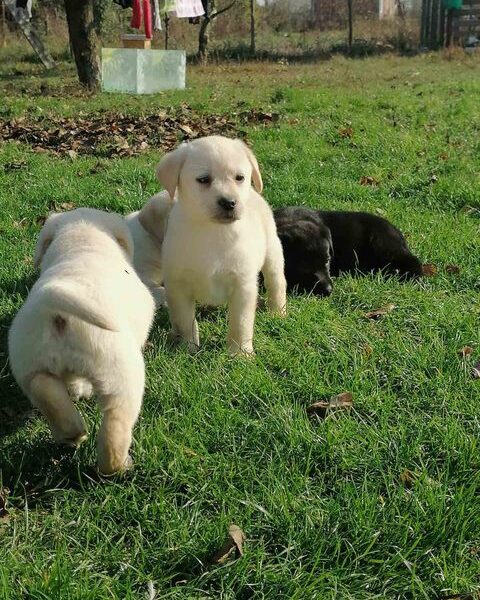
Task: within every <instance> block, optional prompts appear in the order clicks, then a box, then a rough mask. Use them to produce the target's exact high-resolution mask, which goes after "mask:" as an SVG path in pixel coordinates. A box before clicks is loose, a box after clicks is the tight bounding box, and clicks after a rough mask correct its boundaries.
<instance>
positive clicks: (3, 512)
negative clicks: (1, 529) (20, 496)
mask: <svg viewBox="0 0 480 600" xmlns="http://www.w3.org/2000/svg"><path fill="white" fill-rule="evenodd" d="M9 493H10V490H9V489H8V488H4V487H1V486H0V522H1V521H6V520H8V518H9V516H10V513H9V511H8V509H7V496H8V494H9Z"/></svg>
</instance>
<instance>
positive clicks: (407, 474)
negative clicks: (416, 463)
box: [400, 469, 417, 489]
mask: <svg viewBox="0 0 480 600" xmlns="http://www.w3.org/2000/svg"><path fill="white" fill-rule="evenodd" d="M416 480H417V475H415V473H414V472H413V471H410V469H404V470H403V471H402V472H401V473H400V482H401V483H402V484H403V485H404V486H405V487H406V488H409V489H410V488H412V487H413V484H414V483H415V481H416Z"/></svg>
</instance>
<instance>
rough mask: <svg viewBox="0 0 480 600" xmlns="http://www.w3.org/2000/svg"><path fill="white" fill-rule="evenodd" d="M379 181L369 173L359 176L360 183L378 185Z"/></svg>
mask: <svg viewBox="0 0 480 600" xmlns="http://www.w3.org/2000/svg"><path fill="white" fill-rule="evenodd" d="M379 183H380V182H379V181H378V179H377V178H376V177H372V176H371V175H363V177H360V185H378V184H379Z"/></svg>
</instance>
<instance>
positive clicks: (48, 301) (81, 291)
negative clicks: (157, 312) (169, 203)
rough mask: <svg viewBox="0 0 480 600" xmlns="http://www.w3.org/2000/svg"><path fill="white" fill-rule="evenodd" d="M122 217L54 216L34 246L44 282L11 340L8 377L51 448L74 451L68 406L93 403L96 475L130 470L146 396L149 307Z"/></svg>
mask: <svg viewBox="0 0 480 600" xmlns="http://www.w3.org/2000/svg"><path fill="white" fill-rule="evenodd" d="M132 256H133V244H132V239H131V236H130V234H129V231H128V228H127V227H126V225H125V223H124V221H123V219H122V218H121V217H120V216H119V215H114V214H108V213H104V212H101V211H98V210H94V209H85V208H81V209H77V210H74V211H71V212H68V213H63V214H54V215H51V216H50V217H49V218H48V219H47V221H46V223H45V225H44V227H43V229H42V231H41V233H40V237H39V239H38V242H37V247H36V254H35V263H36V265H41V274H40V277H39V279H38V280H37V282H36V283H35V285H34V286H33V287H32V289H31V291H30V294H29V295H28V298H27V300H26V302H25V304H24V305H23V306H22V308H21V309H20V311H19V312H18V314H17V315H16V317H15V319H14V320H13V323H12V326H11V328H10V332H9V355H10V365H11V368H12V372H13V374H14V376H15V379H16V380H17V382H18V384H19V385H20V387H21V388H22V390H23V391H24V393H25V394H26V395H27V396H28V398H29V399H30V401H31V402H32V404H33V405H34V406H36V407H38V408H39V410H40V411H41V412H42V414H43V415H44V416H45V417H46V419H47V421H48V423H49V425H50V428H51V431H52V434H53V436H54V438H55V440H56V441H58V442H61V443H66V444H70V445H75V446H76V445H78V444H80V443H81V442H82V441H83V440H84V439H85V437H86V429H85V424H84V421H83V418H82V417H81V415H80V413H79V412H78V411H77V409H76V408H75V406H74V404H73V401H72V398H75V397H77V398H78V397H80V396H89V395H90V394H91V393H92V391H95V393H96V394H97V395H98V402H99V405H100V408H101V409H102V411H103V413H104V414H103V422H102V425H101V428H100V431H99V434H98V467H99V470H100V472H102V473H104V474H110V473H114V472H116V471H120V470H122V469H124V468H126V467H128V466H129V463H130V462H131V459H130V457H129V454H128V451H129V448H130V444H131V441H132V429H133V426H134V424H135V422H136V420H137V417H138V414H139V412H140V408H141V403H142V397H143V390H144V380H145V372H144V363H143V356H142V346H143V344H144V343H145V341H146V339H147V335H148V332H149V329H150V326H151V323H152V320H153V313H154V301H153V298H152V296H151V294H150V293H149V291H148V290H147V288H146V287H145V286H144V285H143V283H142V282H141V281H140V279H139V278H138V276H137V275H136V273H135V271H134V269H133V267H132V264H131V259H132Z"/></svg>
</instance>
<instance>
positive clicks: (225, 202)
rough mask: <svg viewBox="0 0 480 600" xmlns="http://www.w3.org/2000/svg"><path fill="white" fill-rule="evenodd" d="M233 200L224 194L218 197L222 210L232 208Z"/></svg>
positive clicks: (233, 206) (233, 205)
mask: <svg viewBox="0 0 480 600" xmlns="http://www.w3.org/2000/svg"><path fill="white" fill-rule="evenodd" d="M235 204H236V202H235V200H232V198H226V197H225V196H222V197H221V198H219V199H218V205H219V206H220V207H221V208H223V210H227V211H230V210H233V209H234V208H235Z"/></svg>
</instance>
